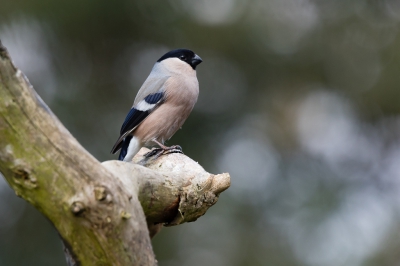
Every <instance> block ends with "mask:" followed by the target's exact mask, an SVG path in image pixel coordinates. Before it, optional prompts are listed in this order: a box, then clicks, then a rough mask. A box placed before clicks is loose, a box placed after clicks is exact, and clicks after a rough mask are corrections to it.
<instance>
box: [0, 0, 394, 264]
mask: <svg viewBox="0 0 400 266" xmlns="http://www.w3.org/2000/svg"><path fill="white" fill-rule="evenodd" d="M399 3H400V2H399V1H396V0H382V1H372V0H371V1H361V0H351V1H341V0H334V1H332V0H249V1H240V0H214V1H212V0H177V1H172V0H169V1H162V0H150V1H144V0H140V1H122V0H116V1H108V0H97V1H92V0H79V1H77V0H70V1H48V0H35V1H28V0H19V1H14V0H3V1H2V2H1V3H0V39H1V40H2V42H3V44H4V45H5V46H6V47H7V48H8V49H9V52H10V53H11V56H12V57H13V59H14V61H15V63H16V65H17V66H18V67H20V68H21V69H22V70H23V71H24V72H25V74H26V75H27V76H28V78H29V79H30V81H31V82H32V84H33V85H34V87H35V89H36V90H37V91H38V93H39V94H40V95H41V97H42V98H43V99H44V100H45V102H46V103H47V104H48V105H49V106H50V108H51V109H52V110H53V111H54V112H55V113H56V115H57V116H58V117H59V118H60V120H61V121H62V122H63V123H64V124H65V125H66V127H67V128H68V129H69V130H70V131H71V132H72V134H73V135H74V136H75V137H76V138H77V139H78V140H79V141H80V143H82V145H83V146H84V147H85V148H87V149H88V150H89V151H90V152H91V153H92V154H93V155H94V156H96V158H98V159H99V160H100V161H104V160H110V159H116V156H113V155H110V154H109V151H110V150H111V147H112V145H113V144H114V141H115V140H116V138H117V137H118V132H119V129H120V126H121V124H122V122H123V120H124V118H125V115H126V113H127V112H128V110H129V109H130V107H131V105H132V102H133V100H134V97H135V95H136V92H137V90H138V89H139V87H140V85H141V84H142V82H143V81H144V79H145V78H146V77H147V75H148V73H149V72H150V69H151V67H152V65H153V64H154V62H155V61H156V60H157V59H158V58H159V57H160V56H161V55H162V54H163V53H165V52H167V51H168V50H170V49H174V48H183V47H184V48H190V49H192V50H194V51H195V52H196V53H197V54H199V55H200V56H201V57H202V58H203V60H204V62H203V63H202V64H201V65H200V66H199V67H198V71H197V72H198V78H199V82H200V89H201V93H200V98H199V101H198V104H197V105H196V108H195V110H194V111H193V113H192V115H191V116H190V117H189V119H188V121H187V122H186V123H185V125H184V127H183V130H180V131H179V132H178V133H177V134H176V135H175V136H174V137H173V138H172V139H171V140H170V141H169V143H168V144H180V145H181V146H182V147H183V149H184V151H185V153H186V154H187V155H189V156H190V157H191V158H193V159H195V160H197V161H198V162H199V163H200V164H202V165H203V166H204V167H205V168H206V169H207V170H208V171H210V172H213V173H219V172H230V173H231V176H232V187H231V188H230V189H229V190H228V191H226V192H224V194H223V195H222V197H221V198H220V201H219V202H218V204H217V205H216V206H215V207H213V208H211V209H210V211H209V212H208V213H207V215H205V216H204V217H202V218H201V219H199V220H198V221H197V222H195V223H192V224H185V225H182V226H178V227H175V228H165V229H164V230H163V231H162V232H161V233H160V234H159V235H158V236H157V237H156V238H155V239H154V240H153V244H154V247H155V252H156V254H157V258H158V260H159V263H160V265H162V266H164V265H167V266H172V265H193V266H196V265H234V266H244V265H275V266H279V265H285V266H286V265H311V266H313V265H315V266H320V265H327V266H329V265H332V266H340V265H349V266H356V265H367V266H372V265H380V266H381V265H397V264H399V262H400V257H399V254H400V253H399V249H400V241H399V239H400V238H399V234H398V232H399V229H400V228H399V225H400V223H399V222H400V197H399V195H400V194H399V192H400V89H399V84H400V37H399V29H400V27H399V26H400V4H399ZM0 137H1V136H0ZM0 199H1V200H0V265H65V260H64V257H63V253H62V248H61V243H60V241H59V239H58V236H57V233H56V232H55V230H54V229H53V228H52V226H51V224H50V223H49V222H48V221H47V220H46V219H45V218H44V217H42V215H41V214H40V213H38V212H37V211H36V210H34V209H33V208H32V207H31V206H29V205H28V204H26V203H25V202H24V201H22V200H21V199H19V198H17V197H16V196H15V195H14V194H13V192H12V191H11V189H10V188H9V187H8V186H7V184H6V183H5V181H4V180H2V179H0Z"/></svg>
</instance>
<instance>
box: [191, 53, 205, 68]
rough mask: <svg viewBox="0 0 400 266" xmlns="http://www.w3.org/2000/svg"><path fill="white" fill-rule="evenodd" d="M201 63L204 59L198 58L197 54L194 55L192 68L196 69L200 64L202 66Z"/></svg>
mask: <svg viewBox="0 0 400 266" xmlns="http://www.w3.org/2000/svg"><path fill="white" fill-rule="evenodd" d="M201 62H203V59H201V57H200V56H198V55H197V54H195V55H194V57H193V59H192V66H193V68H196V66H197V65H198V64H200V63H201Z"/></svg>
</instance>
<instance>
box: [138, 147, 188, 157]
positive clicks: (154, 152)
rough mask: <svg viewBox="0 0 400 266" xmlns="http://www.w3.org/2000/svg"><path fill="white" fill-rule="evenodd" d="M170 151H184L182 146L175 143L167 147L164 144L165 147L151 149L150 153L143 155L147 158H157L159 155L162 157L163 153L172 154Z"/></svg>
mask: <svg viewBox="0 0 400 266" xmlns="http://www.w3.org/2000/svg"><path fill="white" fill-rule="evenodd" d="M170 153H182V154H183V151H182V147H181V146H179V145H174V146H171V147H166V146H164V147H163V148H155V149H152V150H151V151H149V152H148V153H146V154H145V155H143V156H144V157H145V158H150V157H153V156H154V158H153V159H157V158H158V157H160V156H161V155H165V154H170Z"/></svg>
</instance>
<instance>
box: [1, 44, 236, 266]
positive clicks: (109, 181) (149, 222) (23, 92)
mask: <svg viewBox="0 0 400 266" xmlns="http://www.w3.org/2000/svg"><path fill="white" fill-rule="evenodd" d="M143 152H145V150H144V149H143V150H142V151H141V152H139V154H138V155H137V156H136V157H135V158H134V162H132V163H127V162H121V161H107V162H103V163H100V162H98V161H97V160H96V159H95V158H94V157H93V156H92V155H90V154H89V153H88V152H87V151H86V150H85V149H84V148H83V147H82V146H81V145H80V144H79V143H78V142H77V141H76V139H75V138H74V137H73V136H72V135H71V134H70V133H69V132H68V131H67V130H66V129H65V128H64V126H63V125H62V124H61V122H60V121H59V120H58V119H57V117H56V116H55V115H54V114H53V113H52V112H51V110H50V109H49V108H48V106H47V105H46V104H45V103H44V102H43V101H42V99H41V98H40V97H39V96H38V95H37V94H36V92H35V91H34V89H33V88H32V86H31V85H30V84H29V81H28V80H27V78H26V77H25V75H24V74H23V73H22V72H21V71H20V70H19V69H17V68H16V67H15V66H14V65H13V64H12V62H11V59H10V57H9V55H8V53H7V51H6V49H5V48H4V47H3V46H2V45H1V43H0V171H1V173H2V174H3V175H4V177H5V179H6V180H7V182H8V184H9V185H10V186H11V188H12V189H13V190H14V191H15V193H16V195H17V196H19V197H22V198H24V199H25V200H26V201H28V202H29V203H31V204H32V205H33V206H35V208H37V209H38V210H39V211H40V212H42V213H43V214H44V215H45V216H46V217H47V218H48V219H49V220H50V221H51V222H52V223H53V225H54V226H55V228H56V229H57V230H58V232H59V234H60V236H61V238H62V239H63V242H64V245H65V251H66V256H67V261H68V263H69V265H156V264H157V261H156V259H155V256H154V253H153V250H152V246H151V241H150V236H149V230H148V229H150V233H151V235H154V234H155V233H156V232H157V231H158V230H159V229H160V226H161V225H178V224H181V223H184V222H190V221H194V220H196V219H197V218H198V217H200V216H201V215H203V214H204V213H205V212H206V211H207V209H208V208H209V207H210V206H212V205H213V204H215V203H216V201H217V199H218V196H219V194H220V193H221V192H222V191H224V190H225V189H227V188H228V187H229V185H230V177H229V174H221V175H212V174H209V173H207V172H206V171H204V169H203V168H202V167H201V166H200V165H198V164H197V163H196V162H194V161H193V160H191V159H190V158H188V157H186V156H185V155H182V154H170V155H165V156H161V157H159V158H158V159H155V160H154V159H149V160H145V159H144V157H143V156H142V154H143Z"/></svg>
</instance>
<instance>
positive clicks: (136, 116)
mask: <svg viewBox="0 0 400 266" xmlns="http://www.w3.org/2000/svg"><path fill="white" fill-rule="evenodd" d="M164 95H165V93H164V92H157V93H153V94H149V95H147V96H146V97H145V98H144V99H143V100H142V101H141V102H139V103H138V104H137V105H136V106H135V107H132V109H131V110H130V111H129V113H128V115H127V116H126V118H125V121H124V123H123V124H122V127H121V130H120V136H119V138H118V140H117V142H116V143H115V145H114V147H113V148H112V150H111V153H113V154H114V153H116V152H117V151H118V150H119V149H120V148H121V146H122V140H123V139H124V138H125V137H126V135H128V134H129V133H130V132H132V131H133V130H134V129H135V128H136V127H137V126H138V125H139V124H140V123H141V122H142V121H143V120H144V119H145V118H146V117H147V116H148V115H149V114H150V113H151V112H152V111H153V110H154V109H155V108H156V107H157V106H158V105H159V104H160V103H161V102H162V101H163V98H164Z"/></svg>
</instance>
